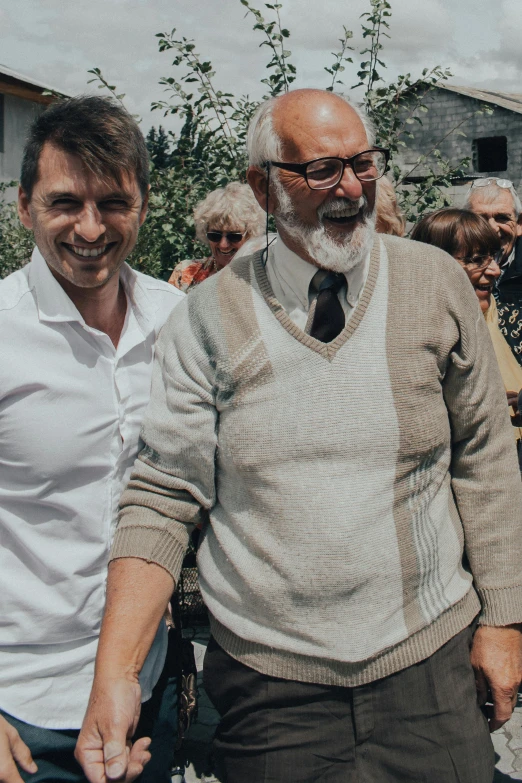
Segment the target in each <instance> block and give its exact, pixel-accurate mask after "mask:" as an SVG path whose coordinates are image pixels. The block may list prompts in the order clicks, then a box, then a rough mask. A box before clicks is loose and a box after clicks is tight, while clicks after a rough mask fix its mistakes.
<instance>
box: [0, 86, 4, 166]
mask: <svg viewBox="0 0 522 783" xmlns="http://www.w3.org/2000/svg"><path fill="white" fill-rule="evenodd" d="M0 152H4V96H3V95H2V93H0Z"/></svg>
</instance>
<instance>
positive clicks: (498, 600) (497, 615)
mask: <svg viewBox="0 0 522 783" xmlns="http://www.w3.org/2000/svg"><path fill="white" fill-rule="evenodd" d="M475 589H476V591H477V593H478V596H479V598H480V602H481V604H482V611H481V613H480V615H479V618H478V621H479V625H492V626H502V625H513V624H514V623H522V585H517V586H515V587H503V588H497V589H489V588H488V589H484V590H480V589H479V588H477V586H476V585H475Z"/></svg>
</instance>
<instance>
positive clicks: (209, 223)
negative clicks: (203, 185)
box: [169, 182, 266, 291]
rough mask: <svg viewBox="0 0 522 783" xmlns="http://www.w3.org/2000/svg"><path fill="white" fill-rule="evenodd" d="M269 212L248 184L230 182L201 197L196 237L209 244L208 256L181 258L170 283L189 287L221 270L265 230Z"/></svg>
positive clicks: (184, 289)
mask: <svg viewBox="0 0 522 783" xmlns="http://www.w3.org/2000/svg"><path fill="white" fill-rule="evenodd" d="M265 220H266V215H265V213H264V212H263V210H262V209H261V207H260V206H259V204H258V203H257V201H256V199H255V198H254V194H253V193H252V191H251V189H250V186H249V185H243V184H242V183H241V182H229V184H228V185H227V186H226V187H224V188H218V189H217V190H213V191H212V192H211V193H209V194H208V196H206V198H204V199H203V201H200V202H199V204H197V205H196V208H195V210H194V224H195V227H196V238H197V239H199V241H200V242H204V243H205V244H206V245H209V247H210V255H209V256H208V257H207V258H200V259H196V260H186V261H181V262H180V263H179V264H178V265H177V266H176V267H175V268H174V271H173V272H172V274H171V276H170V279H169V283H172V284H173V285H175V286H176V287H177V288H180V289H181V290H182V291H189V290H190V289H191V288H193V287H194V286H195V285H197V284H198V283H201V282H202V281H203V280H206V279H207V277H210V276H211V275H213V274H215V273H216V272H219V270H220V269H223V267H225V266H226V265H227V264H229V263H230V261H231V260H232V259H233V257H234V256H235V254H236V253H237V251H238V250H239V248H240V247H241V246H242V245H243V244H244V243H245V242H246V241H247V239H250V238H251V237H255V236H259V235H260V234H262V233H263V229H264V226H265Z"/></svg>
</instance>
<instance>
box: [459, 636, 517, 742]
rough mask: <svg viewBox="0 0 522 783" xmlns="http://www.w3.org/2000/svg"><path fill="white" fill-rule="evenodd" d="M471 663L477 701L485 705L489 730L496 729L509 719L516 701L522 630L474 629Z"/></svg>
mask: <svg viewBox="0 0 522 783" xmlns="http://www.w3.org/2000/svg"><path fill="white" fill-rule="evenodd" d="M471 665H472V666H473V669H474V670H475V682H476V685H477V695H478V701H479V704H480V705H481V706H482V705H484V704H486V702H492V706H488V707H487V708H486V710H487V713H488V720H489V730H490V731H495V730H496V729H499V728H500V727H501V726H503V725H504V723H505V722H506V721H507V720H509V718H510V717H511V714H512V712H513V708H514V706H515V704H516V703H517V693H518V687H519V685H520V683H521V681H522V633H521V627H520V626H519V625H508V626H506V627H503V628H492V627H490V626H486V625H482V626H479V628H477V631H476V632H475V636H474V638H473V646H472V648H471Z"/></svg>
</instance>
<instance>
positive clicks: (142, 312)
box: [29, 247, 157, 337]
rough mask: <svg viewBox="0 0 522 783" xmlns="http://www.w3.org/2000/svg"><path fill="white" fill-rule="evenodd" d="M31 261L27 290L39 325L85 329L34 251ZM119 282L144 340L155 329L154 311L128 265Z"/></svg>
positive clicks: (65, 296) (58, 285)
mask: <svg viewBox="0 0 522 783" xmlns="http://www.w3.org/2000/svg"><path fill="white" fill-rule="evenodd" d="M31 261H32V263H31V270H30V273H29V282H30V286H31V288H34V290H35V293H36V305H37V308H38V317H39V319H40V321H49V322H55V323H56V322H60V321H61V322H69V323H71V322H76V323H79V324H81V325H82V326H86V324H85V321H84V319H83V317H82V315H81V313H80V311H79V310H78V308H77V307H76V305H75V304H74V303H73V301H72V300H71V299H70V298H69V297H68V296H67V294H66V293H65V291H64V290H63V288H62V286H61V285H60V283H59V282H58V280H56V278H55V277H54V276H53V274H52V272H51V270H50V269H49V266H48V264H47V262H46V261H45V259H44V257H43V256H42V254H41V253H40V251H39V250H38V248H37V247H35V248H34V250H33V254H32V256H31ZM120 280H121V282H122V285H123V287H124V289H125V293H126V294H127V301H128V302H129V304H130V306H131V308H132V311H133V313H134V315H135V317H136V321H137V323H138V327H139V329H140V331H141V332H142V333H143V336H144V337H146V336H147V335H148V334H150V332H151V331H153V330H154V328H155V324H156V310H157V308H156V307H155V306H154V303H153V302H152V300H151V297H150V296H149V295H148V293H147V290H146V288H145V287H144V286H143V285H142V283H141V281H140V279H139V276H138V275H137V274H136V272H135V271H134V270H133V269H131V267H130V266H129V265H128V264H123V265H122V267H121V269H120Z"/></svg>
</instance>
